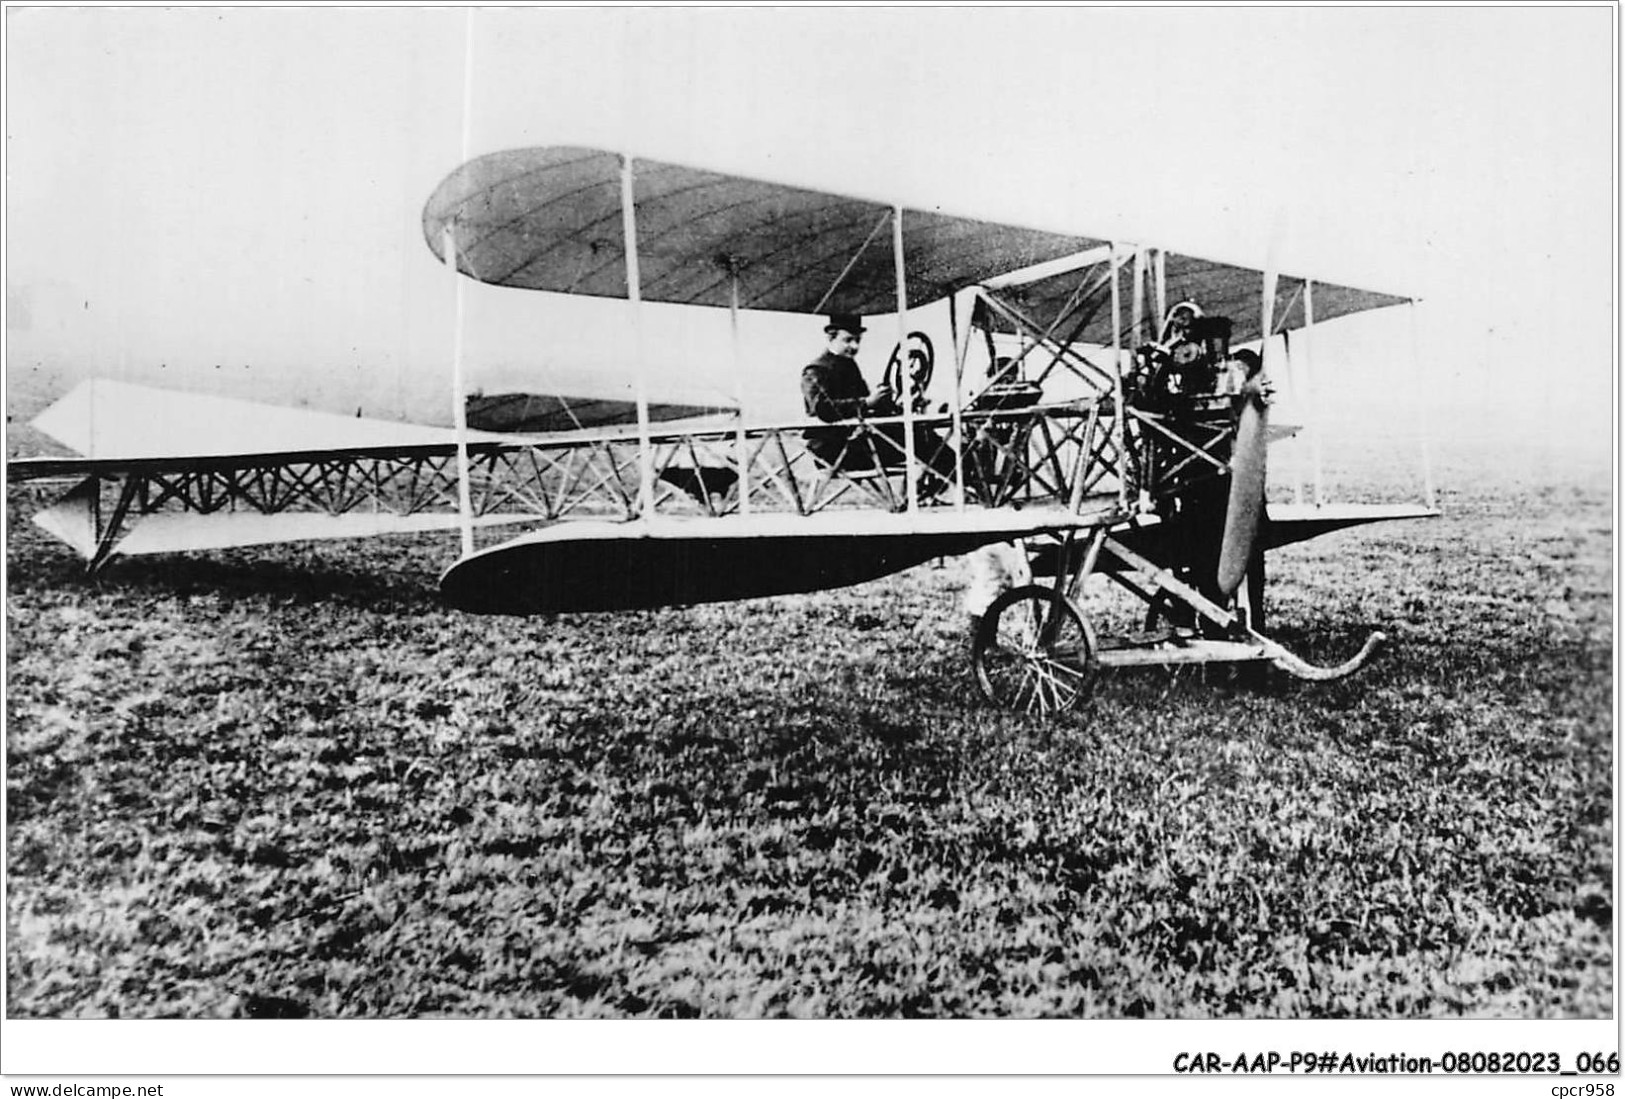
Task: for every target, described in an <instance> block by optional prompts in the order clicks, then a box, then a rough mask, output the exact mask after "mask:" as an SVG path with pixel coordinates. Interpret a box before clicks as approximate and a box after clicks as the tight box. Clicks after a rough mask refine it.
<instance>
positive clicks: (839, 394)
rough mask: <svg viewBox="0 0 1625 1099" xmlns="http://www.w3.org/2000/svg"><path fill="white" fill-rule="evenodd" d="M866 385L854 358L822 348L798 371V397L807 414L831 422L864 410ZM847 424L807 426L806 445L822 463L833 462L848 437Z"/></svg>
mask: <svg viewBox="0 0 1625 1099" xmlns="http://www.w3.org/2000/svg"><path fill="white" fill-rule="evenodd" d="M868 399H869V384H868V383H867V382H865V381H864V380H863V374H862V372H861V371H859V370H858V364H857V361H856V360H854V359H849V358H847V357H846V356H844V355H836V354H834V353H832V352H829V351H826V352H824V353H823V354H822V355H820V356H818V358H816V359H814V360H813V361H812V362H810V363H808V364H807V365H806V366H805V367H803V368H802V370H801V400H802V403H803V404H804V405H805V406H806V409H807V415H809V416H812V417H815V418H816V419H820V420H823V421H824V422H825V423H826V424H833V423H836V422H837V421H839V420H855V419H858V418H859V417H860V416H862V415H863V414H864V412H866V411H867V405H866V402H867V401H868ZM851 434H852V429H851V428H848V427H809V428H808V429H807V431H806V439H807V447H808V449H809V450H811V451H812V452H813V453H814V454H816V455H818V457H820V458H822V459H823V460H824V461H826V462H834V461H835V460H836V458H837V456H838V455H839V454H840V453H841V449H842V448H843V447H844V446H845V445H846V441H847V439H848V438H850V437H851Z"/></svg>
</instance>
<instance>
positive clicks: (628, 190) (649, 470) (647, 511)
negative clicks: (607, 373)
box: [621, 156, 655, 519]
mask: <svg viewBox="0 0 1625 1099" xmlns="http://www.w3.org/2000/svg"><path fill="white" fill-rule="evenodd" d="M621 230H622V232H623V234H624V235H625V237H626V298H627V301H628V302H629V303H630V304H631V309H632V340H633V351H632V360H633V367H634V369H635V370H636V372H637V398H638V514H639V515H641V516H642V517H643V518H645V519H648V518H650V517H652V516H653V515H654V513H655V483H654V447H653V445H652V444H651V443H650V441H649V380H648V377H647V374H648V369H647V366H646V364H645V363H644V353H643V309H642V304H643V291H642V288H641V286H640V283H639V276H638V214H637V206H636V200H635V198H634V196H633V191H632V158H631V157H630V156H622V157H621Z"/></svg>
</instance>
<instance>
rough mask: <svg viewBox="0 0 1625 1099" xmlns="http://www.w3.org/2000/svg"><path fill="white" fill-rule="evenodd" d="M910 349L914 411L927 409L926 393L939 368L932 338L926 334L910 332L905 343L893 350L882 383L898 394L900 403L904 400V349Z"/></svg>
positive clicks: (909, 365) (909, 367)
mask: <svg viewBox="0 0 1625 1099" xmlns="http://www.w3.org/2000/svg"><path fill="white" fill-rule="evenodd" d="M905 344H906V345H907V347H908V372H909V376H910V377H911V378H912V379H913V381H914V411H916V412H921V411H923V410H924V409H925V406H926V399H925V391H926V390H927V389H929V388H930V387H931V374H932V372H933V371H934V370H935V369H936V366H937V355H936V351H935V350H934V349H933V348H932V346H931V337H930V336H927V335H926V334H925V333H924V332H910V333H909V334H908V338H907V339H906V340H904V341H903V343H900V344H898V345H897V346H896V347H893V348H892V350H891V358H890V359H888V360H886V370H885V373H884V374H882V375H881V381H883V382H884V383H885V384H886V386H887V387H888V388H889V389H891V391H892V392H893V393H895V394H897V399H898V401H901V400H902V399H903V392H904V386H903V347H904V345H905Z"/></svg>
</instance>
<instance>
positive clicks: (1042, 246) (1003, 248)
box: [423, 146, 1410, 344]
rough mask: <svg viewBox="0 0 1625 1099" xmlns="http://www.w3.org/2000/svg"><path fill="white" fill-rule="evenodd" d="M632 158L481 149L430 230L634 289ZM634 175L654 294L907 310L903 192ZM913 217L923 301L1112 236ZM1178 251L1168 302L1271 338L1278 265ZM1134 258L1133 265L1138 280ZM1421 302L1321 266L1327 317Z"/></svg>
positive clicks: (1101, 325)
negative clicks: (1271, 274)
mask: <svg viewBox="0 0 1625 1099" xmlns="http://www.w3.org/2000/svg"><path fill="white" fill-rule="evenodd" d="M622 163H623V162H622V158H621V157H620V156H619V155H618V154H616V153H610V152H604V151H602V150H598V149H583V148H572V147H562V146H549V147H545V148H533V149H513V150H508V151H505V152H499V153H492V154H490V155H488V156H482V157H478V158H476V159H474V160H471V161H469V162H468V163H466V164H464V165H463V166H462V167H460V168H458V169H457V170H456V171H455V172H453V173H452V174H451V175H450V176H448V177H447V178H446V179H445V181H444V182H442V183H441V184H440V186H439V187H438V188H436V190H435V192H434V194H433V195H432V196H431V197H430V199H429V201H428V204H427V205H426V206H425V208H424V211H423V233H424V237H425V238H426V239H427V241H428V244H429V247H430V248H431V249H432V250H433V251H434V253H435V255H437V256H439V257H440V258H441V259H442V261H443V260H444V259H445V231H446V229H447V228H448V227H450V228H451V230H452V233H453V236H454V239H455V241H456V248H457V266H458V268H459V269H460V270H461V271H463V273H465V274H467V275H469V276H471V277H473V278H476V279H479V280H480V281H481V282H488V283H492V284H494V285H497V286H512V287H519V288H522V289H528V290H550V291H555V292H558V293H566V294H587V295H593V296H597V297H610V298H624V297H626V296H627V288H626V261H625V254H624V236H623V233H622V221H621V193H622V179H621V173H622ZM632 177H633V180H632V182H633V200H634V202H635V204H636V207H637V237H638V262H639V274H640V277H639V293H640V296H641V297H643V298H645V299H647V300H649V301H659V302H671V303H676V304H682V305H710V306H718V307H724V308H725V307H727V306H729V305H730V304H731V303H732V301H733V292H734V285H733V283H734V279H735V277H736V276H737V280H738V295H739V297H738V302H739V305H740V306H741V307H742V308H746V309H772V310H779V311H783V312H791V313H823V312H847V313H867V314H873V313H889V312H893V311H894V310H895V308H896V304H897V296H896V295H897V291H896V285H895V274H894V263H893V257H892V248H891V239H890V238H891V235H892V226H891V211H892V206H891V205H889V204H886V203H882V202H876V201H873V200H869V199H858V198H849V197H844V196H841V195H831V194H824V193H821V192H817V191H809V190H806V189H803V188H798V187H788V186H785V185H783V184H778V183H767V182H763V181H760V180H754V179H744V178H741V177H738V176H728V175H722V174H720V173H717V172H709V171H704V170H701V169H696V168H685V167H681V166H679V165H675V164H664V163H659V162H656V161H648V160H635V161H632ZM902 221H903V240H904V254H905V256H906V259H907V263H906V268H907V275H906V278H907V291H908V301H909V303H910V304H911V305H920V304H924V303H926V302H930V301H935V300H937V299H940V298H943V297H946V296H947V295H949V294H951V293H953V292H955V291H956V290H959V289H962V288H964V287H966V286H971V285H975V284H979V283H983V282H986V281H988V280H990V279H994V278H996V277H997V276H999V275H1004V274H1007V273H1009V272H1013V271H1020V270H1024V269H1026V268H1039V269H1040V270H1042V267H1041V265H1044V264H1049V263H1052V262H1054V261H1059V260H1065V259H1067V258H1068V257H1076V256H1079V255H1080V254H1083V253H1088V252H1091V251H1097V250H1101V249H1102V246H1103V245H1106V244H1107V243H1108V242H1107V241H1106V240H1105V239H1104V238H1099V237H1092V236H1082V235H1077V234H1067V233H1053V232H1047V231H1043V230H1037V229H1027V228H1022V227H1019V226H1012V225H998V224H994V223H991V222H986V221H978V220H974V219H971V218H963V217H953V216H950V215H947V214H942V213H938V212H935V211H930V210H917V209H911V208H907V207H904V208H903V209H902ZM1165 255H1166V260H1165V279H1166V287H1167V293H1168V299H1167V300H1168V301H1170V302H1173V301H1180V300H1183V299H1186V298H1194V299H1195V300H1197V301H1200V302H1201V303H1202V307H1203V308H1204V309H1206V310H1207V311H1208V312H1210V313H1217V314H1221V315H1225V316H1229V317H1231V318H1233V319H1234V321H1235V324H1236V329H1235V333H1234V339H1236V341H1237V342H1242V341H1245V340H1248V339H1255V338H1257V336H1258V335H1259V325H1258V313H1259V308H1258V307H1259V298H1260V296H1261V292H1262V286H1263V283H1262V279H1263V272H1262V271H1260V270H1258V269H1255V268H1250V267H1246V266H1238V265H1234V264H1227V263H1218V262H1214V261H1212V260H1206V259H1200V258H1197V257H1194V256H1186V255H1180V254H1177V253H1174V252H1166V253H1165ZM1106 262H1109V260H1107V259H1105V257H1104V256H1102V257H1101V258H1100V260H1099V262H1098V263H1094V264H1085V265H1073V264H1060V265H1059V266H1060V267H1061V268H1062V269H1063V270H1062V271H1061V273H1058V274H1055V275H1052V276H1049V277H1047V278H1040V279H1038V280H1036V281H1032V282H1028V283H1025V284H1023V285H1021V286H1019V287H1007V288H1004V289H1002V290H1000V291H999V293H1000V294H1001V296H1004V297H1007V298H1009V299H1010V300H1012V301H1015V302H1021V303H1026V304H1027V305H1028V306H1031V307H1033V308H1034V309H1035V310H1041V311H1042V312H1043V313H1044V314H1046V315H1053V310H1054V308H1055V307H1058V306H1061V305H1064V304H1065V303H1066V302H1067V301H1068V299H1069V298H1070V297H1071V296H1072V295H1073V293H1074V292H1075V291H1076V289H1077V288H1078V286H1079V283H1080V279H1089V278H1094V279H1096V280H1097V281H1098V275H1096V274H1095V273H1094V271H1093V270H1091V268H1092V267H1094V268H1098V269H1099V270H1107V268H1104V267H1100V266H1099V264H1100V263H1106ZM1129 266H1131V265H1125V266H1124V268H1123V269H1122V270H1121V271H1120V272H1119V277H1120V278H1121V279H1123V280H1124V281H1125V282H1127V280H1128V279H1129V278H1130V274H1129V271H1128V267H1129ZM1304 282H1305V279H1304V278H1302V277H1288V276H1283V277H1281V279H1280V281H1279V283H1278V285H1277V297H1276V303H1275V310H1274V318H1275V320H1274V324H1273V328H1274V330H1275V331H1277V332H1279V331H1283V330H1288V329H1292V328H1297V327H1301V326H1302V325H1303V324H1304V322H1305V319H1306V317H1305V310H1304V303H1303V292H1304ZM1106 297H1109V295H1106ZM1102 300H1104V298H1103V299H1102ZM1125 300H1126V299H1125ZM1409 300H1410V299H1409V298H1406V297H1402V296H1399V295H1395V294H1387V293H1378V292H1374V291H1368V290H1358V289H1355V288H1353V287H1346V286H1337V285H1332V284H1324V283H1321V282H1319V281H1318V280H1317V281H1316V282H1315V286H1314V316H1315V319H1316V320H1329V319H1331V318H1333V317H1338V316H1342V315H1344V314H1346V313H1353V312H1357V311H1359V310H1363V309H1374V308H1378V307H1381V306H1386V305H1397V304H1400V303H1403V302H1406V301H1409ZM1111 323H1112V322H1111V317H1110V314H1109V311H1107V310H1103V309H1097V310H1095V312H1094V316H1093V318H1092V319H1091V320H1090V322H1089V323H1088V325H1087V326H1086V327H1085V328H1084V329H1083V331H1082V332H1081V333H1079V334H1077V335H1074V336H1073V337H1072V340H1073V341H1076V342H1084V343H1097V344H1108V343H1110V342H1111Z"/></svg>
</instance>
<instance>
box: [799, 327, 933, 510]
mask: <svg viewBox="0 0 1625 1099" xmlns="http://www.w3.org/2000/svg"><path fill="white" fill-rule="evenodd" d="M864 331H865V329H864V327H863V318H862V317H859V316H857V315H855V314H851V313H835V314H833V315H831V316H830V318H829V323H828V324H826V325H825V326H824V337H825V340H826V343H825V347H824V353H823V354H822V355H820V356H818V358H816V359H814V360H813V361H812V362H810V363H808V364H807V365H806V366H805V367H803V368H802V370H801V399H802V403H803V404H804V405H805V406H806V410H807V415H809V416H812V417H814V418H816V419H819V420H822V421H824V423H825V424H828V425H831V426H828V427H809V428H807V429H806V432H805V438H806V440H807V449H808V450H810V451H812V452H813V454H814V456H816V457H817V458H818V460H819V461H821V462H823V463H824V464H825V465H829V466H833V467H835V468H837V469H845V470H867V469H874V468H876V466H877V462H876V459H877V458H878V459H879V462H878V464H879V465H880V466H884V467H887V468H890V467H894V466H895V465H897V464H899V463H900V462H901V461H902V453H903V451H902V440H903V428H902V425H901V424H884V425H881V426H880V427H879V428H877V429H876V432H875V434H876V435H879V436H881V438H879V439H875V438H872V437H871V438H864V437H863V435H862V434H861V433H860V432H858V431H857V430H855V429H853V428H852V427H848V426H838V424H839V421H842V420H854V419H856V420H861V419H863V418H864V417H865V416H871V415H872V416H897V415H900V414H901V409H900V408H899V407H898V404H897V396H896V394H895V393H893V392H892V390H891V387H890V386H887V385H885V384H884V383H882V384H881V385H880V386H878V387H876V389H875V391H874V392H873V393H871V392H870V391H869V385H868V383H867V382H865V381H864V380H863V373H862V371H860V370H859V369H858V363H857V355H858V347H859V345H860V344H861V343H862V342H863V333H864ZM914 453H915V455H916V457H917V458H918V459H919V460H920V461H921V462H922V463H924V464H925V466H926V467H927V473H926V476H925V477H923V478H922V479H921V482H920V487H921V493H922V495H927V496H931V495H936V494H937V493H939V492H941V491H942V490H943V489H945V488H946V487H947V486H948V484H949V483H951V482H952V480H953V475H954V473H953V470H954V455H953V452H952V451H951V450H950V449H949V448H948V447H947V444H945V443H944V442H943V441H942V439H941V438H940V437H939V436H938V435H937V434H936V433H935V432H933V431H931V430H930V429H929V428H923V427H917V428H915V429H914Z"/></svg>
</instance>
